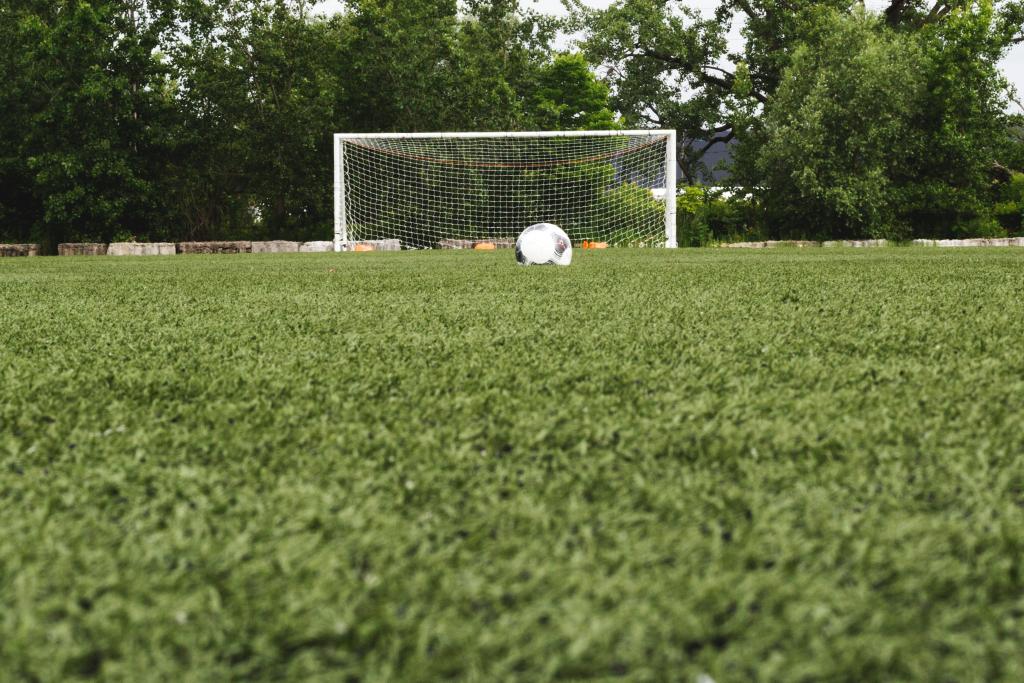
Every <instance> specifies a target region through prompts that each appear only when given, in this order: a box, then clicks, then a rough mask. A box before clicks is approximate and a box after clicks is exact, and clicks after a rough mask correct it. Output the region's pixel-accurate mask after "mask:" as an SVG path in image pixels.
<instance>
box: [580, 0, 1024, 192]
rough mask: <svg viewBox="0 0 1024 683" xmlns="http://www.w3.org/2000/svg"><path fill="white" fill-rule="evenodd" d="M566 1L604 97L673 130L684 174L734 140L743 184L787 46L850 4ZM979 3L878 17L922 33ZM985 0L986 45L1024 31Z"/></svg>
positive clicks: (901, 2) (908, 2)
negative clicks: (742, 149)
mask: <svg viewBox="0 0 1024 683" xmlns="http://www.w3.org/2000/svg"><path fill="white" fill-rule="evenodd" d="M567 4H569V5H572V6H575V8H576V12H575V19H576V21H577V22H578V25H579V26H580V27H581V28H583V29H584V30H585V35H586V40H585V43H584V47H585V53H586V54H587V57H588V59H589V60H590V61H591V63H594V64H598V65H600V66H601V67H602V68H603V69H604V70H605V71H606V72H607V73H608V77H609V80H610V82H611V84H612V90H613V96H612V102H613V105H614V107H615V108H616V109H618V110H619V111H621V112H622V113H623V115H624V116H625V118H626V119H627V122H628V123H630V124H631V125H633V124H636V125H640V124H647V125H655V126H659V127H670V128H675V129H677V130H678V131H679V132H680V147H681V148H680V154H679V158H680V161H681V164H682V167H683V171H684V173H685V174H686V176H687V178H688V179H689V180H690V181H695V180H696V179H697V178H698V177H699V175H700V174H701V172H702V171H706V170H708V169H706V167H705V165H704V164H703V157H704V154H706V153H707V151H708V150H709V149H710V148H711V147H712V146H714V145H718V144H723V143H729V142H732V141H733V140H740V141H741V142H744V143H745V146H746V147H747V148H748V152H749V154H746V155H744V154H740V158H739V159H738V160H737V163H736V164H735V165H734V167H733V169H732V170H733V173H734V176H735V178H736V180H737V182H740V183H743V184H746V185H757V184H758V183H759V182H760V181H759V179H758V177H757V170H756V167H755V164H754V160H755V159H756V158H757V148H756V144H757V139H758V137H757V135H758V133H759V130H760V125H761V123H762V120H763V116H764V114H765V113H766V112H767V111H768V110H769V109H770V108H771V107H772V98H773V96H774V95H775V93H776V91H777V90H778V88H779V86H780V84H781V83H782V80H783V73H784V71H785V69H786V68H787V67H788V66H789V64H790V62H791V60H792V59H793V55H794V53H795V51H796V50H797V48H798V47H799V46H800V45H805V44H806V45H819V44H821V41H822V39H823V34H822V31H823V29H824V28H825V27H826V26H827V23H828V17H829V16H830V15H831V14H832V13H833V12H839V13H842V14H849V13H851V12H852V11H855V8H856V6H857V3H851V2H849V0H721V1H720V2H719V3H718V5H717V8H716V9H715V11H714V13H713V15H712V16H707V17H705V16H704V15H702V14H701V13H700V12H698V11H697V9H696V8H695V7H693V6H691V4H690V3H689V2H688V1H687V0H617V1H616V2H614V3H612V5H611V6H610V7H609V8H607V9H604V10H591V9H588V8H587V7H586V6H585V5H584V4H583V3H582V2H580V1H579V0H567ZM983 4H984V3H979V2H975V1H973V0H952V1H949V2H947V1H945V0H930V1H928V2H926V1H925V0H892V2H891V3H890V5H889V6H888V7H887V8H886V10H885V11H884V13H883V17H884V21H883V22H882V23H884V24H886V25H887V26H888V27H889V29H891V30H897V31H901V32H908V33H917V32H927V31H930V30H932V27H935V26H941V25H943V24H945V23H946V22H948V21H949V19H950V18H951V17H952V16H953V15H954V14H955V13H956V12H957V11H960V12H978V11H982V10H981V8H982V6H983ZM988 6H989V7H990V9H989V10H984V11H985V12H987V13H988V14H989V16H990V19H991V21H990V24H991V25H990V30H989V31H988V33H987V35H986V37H985V41H986V43H987V45H986V47H985V49H986V50H990V49H992V48H995V49H997V50H1000V51H1001V50H1005V49H1006V48H1007V47H1008V46H1010V45H1012V44H1014V43H1019V42H1021V41H1022V40H1024V28H1022V25H1024V0H996V1H995V2H994V3H992V4H991V5H988ZM741 22H742V28H741V34H742V36H743V44H742V47H741V49H739V50H736V51H731V50H730V49H729V47H728V43H727V40H726V37H727V36H728V34H729V32H730V31H731V30H732V28H733V27H734V26H736V25H738V24H739V23H741ZM988 59H989V57H988V55H986V56H985V60H986V61H987V60H988ZM984 68H986V69H987V67H984Z"/></svg>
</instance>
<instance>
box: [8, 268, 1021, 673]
mask: <svg viewBox="0 0 1024 683" xmlns="http://www.w3.org/2000/svg"><path fill="white" fill-rule="evenodd" d="M1022 288H1024V252H1021V251H1017V250H1001V251H997V250H971V251H969V252H967V251H957V250H923V249H914V248H908V249H902V250H836V251H832V250H820V249H819V250H813V251H812V250H804V251H801V252H799V253H796V252H795V251H794V252H789V253H765V252H759V253H737V250H725V249H722V250H705V251H701V252H696V251H690V250H680V251H676V252H669V251H666V250H646V251H644V252H642V253H640V252H638V251H632V250H615V249H609V250H607V251H601V252H592V251H587V252H582V251H581V252H577V253H576V255H575V263H574V265H573V266H571V267H569V268H564V269H550V268H521V267H518V266H516V265H515V264H514V260H513V259H512V256H511V254H510V253H509V252H508V251H503V252H500V253H495V254H474V253H427V254H422V253H403V254H343V255H333V254H325V255H316V254H302V255H294V256H292V255H280V256H274V255H251V256H224V257H218V256H208V257H200V256H197V257H185V256H176V257H172V258H167V259H160V258H149V259H131V258H124V259H115V258H110V259H92V260H89V259H74V258H64V259H11V260H10V262H8V263H4V264H3V267H2V268H0V291H3V293H4V305H3V306H0V492H2V493H0V604H2V605H3V618H2V619H0V669H2V672H3V673H2V677H3V678H6V679H8V680H16V681H17V680H40V681H57V680H69V679H73V678H75V677H88V678H94V679H98V680H131V681H138V680H174V681H178V680H195V681H210V680H218V681H226V680H251V681H282V680H328V681H334V680H346V679H351V680H356V679H359V680H363V681H382V680H445V679H456V680H486V681H531V682H532V681H545V680H570V679H572V680H595V679H608V678H611V677H615V676H617V677H621V678H623V679H625V680H685V681H692V680H695V679H696V678H697V677H698V675H700V674H702V673H703V674H707V675H710V676H711V677H712V678H714V679H715V680H720V681H727V680H780V681H801V680H823V681H835V680H838V681H846V680H849V681H878V680H896V679H900V680H922V681H927V680H958V681H960V680H963V681H967V680H992V681H998V680H1006V681H1016V680H1021V679H1022V678H1024V622H1022V619H1024V616H1022V614H1021V609H1020V608H1021V603H1020V601H1021V595H1022V594H1024V567H1022V558H1024V507H1022V505H1021V503H1022V498H1021V496H1022V493H1021V492H1022V486H1024V457H1022V454H1024V414H1022V412H1021V411H1020V410H1019V402H1020V401H1019V399H1020V396H1021V394H1022V392H1024V381H1022V379H1021V378H1024V356H1022V354H1021V353H1020V339H1021V338H1022V337H1024V298H1022V297H1021V296H1020V295H1019V294H1020V292H1021V290H1022Z"/></svg>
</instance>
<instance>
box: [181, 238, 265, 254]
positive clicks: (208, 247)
mask: <svg viewBox="0 0 1024 683" xmlns="http://www.w3.org/2000/svg"><path fill="white" fill-rule="evenodd" d="M177 246H178V253H179V254H248V253H250V252H252V242H246V241H232V242H227V241H221V242H178V245H177Z"/></svg>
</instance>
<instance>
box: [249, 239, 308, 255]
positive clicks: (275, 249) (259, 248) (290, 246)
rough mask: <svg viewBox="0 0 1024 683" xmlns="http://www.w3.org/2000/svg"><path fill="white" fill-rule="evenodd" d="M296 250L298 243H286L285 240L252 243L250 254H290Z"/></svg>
mask: <svg viewBox="0 0 1024 683" xmlns="http://www.w3.org/2000/svg"><path fill="white" fill-rule="evenodd" d="M298 250H299V243H298V242H287V241H285V240H271V241H269V242H253V243H252V253H254V254H291V253H295V252H297V251H298Z"/></svg>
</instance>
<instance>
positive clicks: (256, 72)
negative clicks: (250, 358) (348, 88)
mask: <svg viewBox="0 0 1024 683" xmlns="http://www.w3.org/2000/svg"><path fill="white" fill-rule="evenodd" d="M309 10H310V5H309V3H306V2H293V1H284V0H216V1H214V2H211V1H206V2H195V3H191V4H190V5H186V6H184V7H183V13H182V18H183V24H182V28H183V31H184V32H185V36H186V39H185V40H182V41H180V42H179V43H177V44H176V46H175V47H174V52H173V57H174V69H175V74H176V82H177V90H176V97H177V102H178V105H179V107H180V109H181V111H182V112H183V113H184V117H183V119H182V122H181V125H180V127H179V129H178V130H177V131H176V136H177V140H178V143H179V150H178V157H177V164H176V165H175V167H174V170H175V176H176V187H175V190H174V196H175V198H176V200H177V202H178V206H180V207H181V210H182V212H183V222H184V225H185V226H186V229H187V231H188V234H189V236H191V237H206V238H209V237H216V236H253V237H286V236H290V237H293V238H295V237H312V236H316V235H320V236H322V235H323V234H324V233H325V231H326V230H327V226H328V225H329V223H330V217H329V212H330V207H331V201H330V187H331V180H330V177H331V167H330V158H331V133H332V132H334V131H337V130H341V129H342V128H344V127H345V126H346V119H345V117H343V116H342V115H341V114H340V112H341V111H342V110H343V107H344V105H345V98H344V92H345V86H344V84H343V82H342V78H343V76H344V74H345V73H346V72H347V71H348V69H347V68H346V66H347V64H346V62H345V60H344V56H343V48H344V40H345V35H346V31H347V29H348V27H347V25H346V23H345V21H344V20H343V19H338V20H326V19H323V18H321V17H318V16H316V15H314V14H313V13H311V12H310V11H309Z"/></svg>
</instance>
